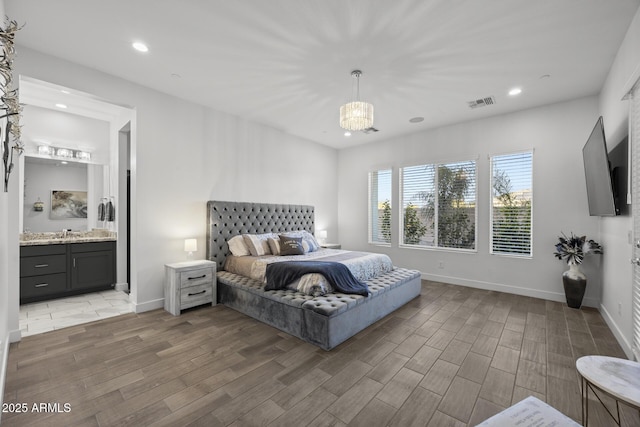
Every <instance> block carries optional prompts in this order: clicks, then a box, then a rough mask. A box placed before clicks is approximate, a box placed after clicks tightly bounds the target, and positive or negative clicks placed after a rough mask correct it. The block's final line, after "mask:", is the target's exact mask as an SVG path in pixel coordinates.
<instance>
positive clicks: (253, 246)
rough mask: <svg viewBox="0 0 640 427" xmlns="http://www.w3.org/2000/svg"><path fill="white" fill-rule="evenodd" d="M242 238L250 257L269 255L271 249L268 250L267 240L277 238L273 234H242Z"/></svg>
mask: <svg viewBox="0 0 640 427" xmlns="http://www.w3.org/2000/svg"><path fill="white" fill-rule="evenodd" d="M242 237H244V243H245V244H246V245H247V247H248V248H249V252H251V255H253V256H262V255H270V254H271V249H270V248H269V242H268V241H267V240H268V239H269V238H270V237H273V238H277V237H278V235H277V234H274V233H265V234H243V235H242Z"/></svg>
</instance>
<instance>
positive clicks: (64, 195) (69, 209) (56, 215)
mask: <svg viewBox="0 0 640 427" xmlns="http://www.w3.org/2000/svg"><path fill="white" fill-rule="evenodd" d="M86 217H87V192H86V191H68V190H52V191H51V215H50V218H51V219H70V218H86Z"/></svg>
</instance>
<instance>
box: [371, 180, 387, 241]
mask: <svg viewBox="0 0 640 427" xmlns="http://www.w3.org/2000/svg"><path fill="white" fill-rule="evenodd" d="M369 243H378V244H379V243H382V244H390V243H391V169H385V170H379V171H375V172H370V173H369Z"/></svg>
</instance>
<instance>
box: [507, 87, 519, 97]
mask: <svg viewBox="0 0 640 427" xmlns="http://www.w3.org/2000/svg"><path fill="white" fill-rule="evenodd" d="M521 93H522V89H520V88H519V87H514V88H513V89H511V90H510V91H509V95H511V96H516V95H520V94H521Z"/></svg>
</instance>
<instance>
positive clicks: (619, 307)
mask: <svg viewBox="0 0 640 427" xmlns="http://www.w3.org/2000/svg"><path fill="white" fill-rule="evenodd" d="M618 316H622V303H621V302H619V303H618Z"/></svg>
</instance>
